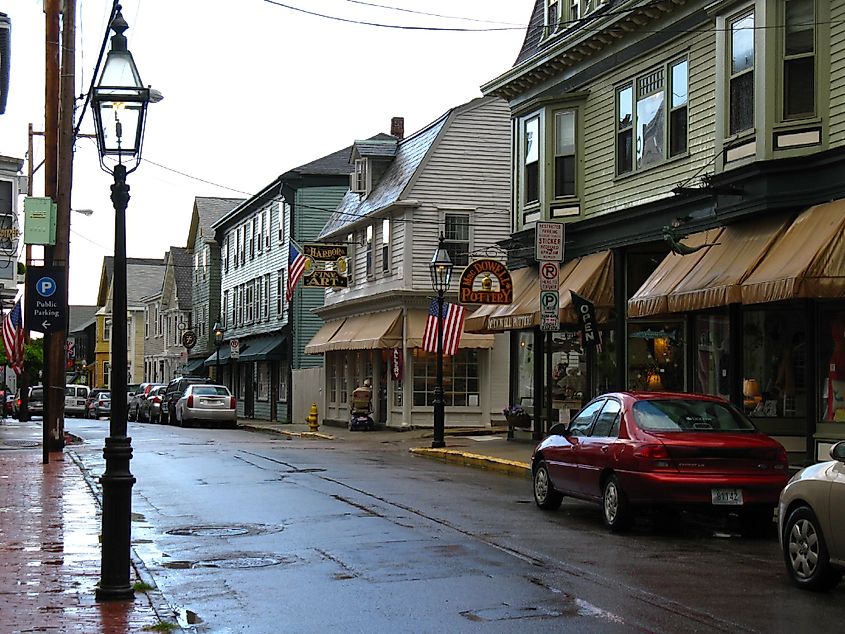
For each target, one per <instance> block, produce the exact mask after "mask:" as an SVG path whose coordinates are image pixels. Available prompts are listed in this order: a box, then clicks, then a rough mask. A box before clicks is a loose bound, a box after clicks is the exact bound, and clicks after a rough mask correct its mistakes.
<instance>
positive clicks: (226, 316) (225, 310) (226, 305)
mask: <svg viewBox="0 0 845 634" xmlns="http://www.w3.org/2000/svg"><path fill="white" fill-rule="evenodd" d="M228 319H229V291H223V327H224V328H225V327H226V326H228V325H229V324H228V323H227V320H228Z"/></svg>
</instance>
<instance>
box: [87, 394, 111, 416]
mask: <svg viewBox="0 0 845 634" xmlns="http://www.w3.org/2000/svg"><path fill="white" fill-rule="evenodd" d="M109 415H111V392H99V393H98V394H97V395H96V396H95V397H94V400H93V401H92V402H91V407H90V408H89V410H88V416H89V417H90V418H102V417H103V416H109Z"/></svg>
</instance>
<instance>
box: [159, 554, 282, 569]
mask: <svg viewBox="0 0 845 634" xmlns="http://www.w3.org/2000/svg"><path fill="white" fill-rule="evenodd" d="M294 561H295V560H294V559H293V558H291V557H274V556H270V555H234V556H232V557H220V558H219V559H204V560H202V561H168V562H166V563H163V564H162V567H164V568H170V569H171V570H187V569H188V568H228V569H245V568H266V567H268V566H278V565H279V564H290V563H293V562H294Z"/></svg>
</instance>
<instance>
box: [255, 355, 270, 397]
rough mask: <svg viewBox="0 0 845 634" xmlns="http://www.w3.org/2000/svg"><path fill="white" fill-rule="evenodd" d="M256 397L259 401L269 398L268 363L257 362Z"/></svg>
mask: <svg viewBox="0 0 845 634" xmlns="http://www.w3.org/2000/svg"><path fill="white" fill-rule="evenodd" d="M256 399H258V400H259V401H269V400H270V364H269V363H259V364H258V394H257V395H256Z"/></svg>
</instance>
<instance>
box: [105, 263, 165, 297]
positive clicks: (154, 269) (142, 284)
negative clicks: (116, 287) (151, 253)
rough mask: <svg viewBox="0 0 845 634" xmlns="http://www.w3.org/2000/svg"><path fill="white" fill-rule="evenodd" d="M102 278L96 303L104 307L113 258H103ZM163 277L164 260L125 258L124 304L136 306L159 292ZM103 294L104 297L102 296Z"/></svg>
mask: <svg viewBox="0 0 845 634" xmlns="http://www.w3.org/2000/svg"><path fill="white" fill-rule="evenodd" d="M103 276H105V278H103V277H102V276H101V280H100V284H101V285H100V294H101V296H100V297H98V298H97V302H98V304H99V305H100V306H104V305H105V303H106V301H107V298H108V294H109V290H110V287H111V283H112V277H113V276H114V256H111V255H107V256H106V257H104V258H103ZM163 276H164V260H163V259H158V258H126V302H127V304H135V305H138V304H140V303H142V302H141V299H142V298H144V297H147V296H149V295H154V294H155V293H158V292H159V291H161V281H162V277H163ZM103 293H105V296H102V294H103Z"/></svg>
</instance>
